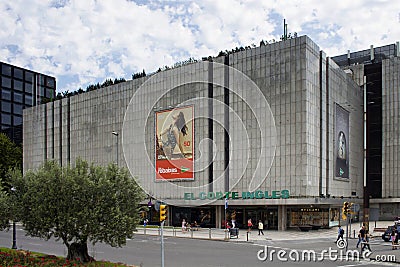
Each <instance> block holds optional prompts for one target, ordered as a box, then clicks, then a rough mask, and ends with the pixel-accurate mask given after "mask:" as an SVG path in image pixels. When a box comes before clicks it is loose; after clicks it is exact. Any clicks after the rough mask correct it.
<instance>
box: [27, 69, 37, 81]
mask: <svg viewBox="0 0 400 267" xmlns="http://www.w3.org/2000/svg"><path fill="white" fill-rule="evenodd" d="M34 77H35V76H34V74H33V73H32V72H29V71H25V81H27V82H30V83H33V82H34V81H35V79H34Z"/></svg>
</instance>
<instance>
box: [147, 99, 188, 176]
mask: <svg viewBox="0 0 400 267" xmlns="http://www.w3.org/2000/svg"><path fill="white" fill-rule="evenodd" d="M155 116H156V118H155V121H156V125H155V142H156V144H155V150H156V151H155V156H156V158H155V165H156V181H162V180H192V179H194V175H193V169H194V165H193V164H194V163H193V157H194V155H193V136H194V132H193V128H194V127H193V125H194V122H193V106H185V107H180V108H174V109H169V110H163V111H158V112H156V113H155Z"/></svg>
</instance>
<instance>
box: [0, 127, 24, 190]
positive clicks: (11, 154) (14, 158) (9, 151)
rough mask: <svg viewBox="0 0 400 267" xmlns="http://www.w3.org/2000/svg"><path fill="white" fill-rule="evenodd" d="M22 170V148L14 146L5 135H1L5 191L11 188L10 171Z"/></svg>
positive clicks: (0, 164)
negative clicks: (13, 169)
mask: <svg viewBox="0 0 400 267" xmlns="http://www.w3.org/2000/svg"><path fill="white" fill-rule="evenodd" d="M12 168H19V169H20V170H21V169H22V148H21V147H20V146H17V145H16V144H14V143H13V142H12V141H11V140H10V139H9V138H8V137H7V135H5V134H4V133H0V179H1V180H2V185H3V188H4V190H6V191H8V190H9V189H10V188H11V183H12V181H9V180H8V178H7V176H6V174H7V172H8V170H9V169H12Z"/></svg>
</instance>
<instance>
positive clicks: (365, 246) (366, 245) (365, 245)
mask: <svg viewBox="0 0 400 267" xmlns="http://www.w3.org/2000/svg"><path fill="white" fill-rule="evenodd" d="M370 237H371V235H370V234H369V231H368V230H365V242H364V243H363V245H362V246H361V250H364V249H366V248H368V250H369V251H370V252H372V250H371V247H370V245H369V239H370Z"/></svg>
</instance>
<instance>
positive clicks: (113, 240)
mask: <svg viewBox="0 0 400 267" xmlns="http://www.w3.org/2000/svg"><path fill="white" fill-rule="evenodd" d="M17 190H18V191H17V192H18V194H19V197H20V205H21V206H20V212H19V216H20V217H19V219H20V221H21V222H22V223H23V226H24V228H25V230H26V231H27V235H30V236H35V237H40V238H43V239H45V240H48V239H49V238H51V237H52V236H53V237H54V238H56V239H57V240H60V239H61V240H62V241H63V243H64V244H65V245H66V247H67V248H68V255H67V258H68V259H77V258H79V259H80V260H81V261H84V262H86V261H90V260H92V258H91V257H90V256H89V253H88V247H87V244H88V242H90V243H92V244H93V245H94V244H95V243H97V242H104V243H106V244H109V245H111V246H113V247H120V246H122V245H125V244H126V238H131V237H132V235H133V232H134V231H135V229H136V226H137V224H138V223H139V219H140V218H139V202H140V201H142V200H143V199H144V194H143V192H142V190H141V188H140V187H139V186H138V184H137V183H136V182H135V180H134V179H133V178H132V177H131V176H130V175H129V173H128V171H127V170H126V169H125V168H119V167H118V166H116V165H115V164H110V165H108V166H107V167H102V166H94V165H89V164H88V163H87V162H86V161H83V160H81V159H77V161H76V162H75V166H66V167H61V166H60V165H59V164H57V163H56V162H55V161H48V162H45V163H44V164H43V165H42V166H41V167H40V168H39V169H38V170H36V171H29V172H27V173H26V174H25V175H24V177H23V178H22V179H20V180H19V183H18V185H17Z"/></svg>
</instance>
